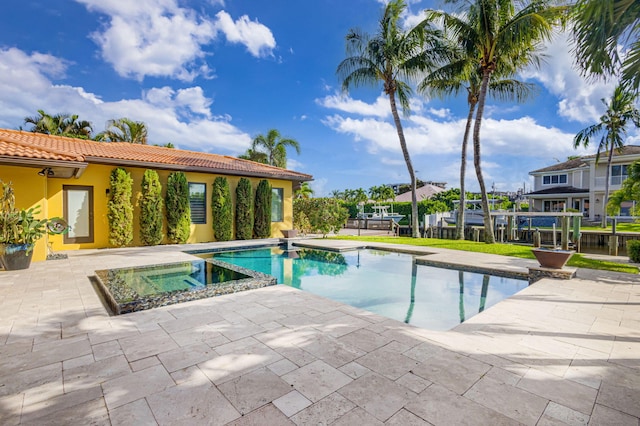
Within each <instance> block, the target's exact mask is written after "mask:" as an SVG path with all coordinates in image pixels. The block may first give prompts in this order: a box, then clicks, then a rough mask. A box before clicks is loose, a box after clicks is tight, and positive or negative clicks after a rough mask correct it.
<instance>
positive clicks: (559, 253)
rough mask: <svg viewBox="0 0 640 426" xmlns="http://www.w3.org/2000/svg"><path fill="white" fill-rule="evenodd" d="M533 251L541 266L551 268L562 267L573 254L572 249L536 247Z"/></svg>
mask: <svg viewBox="0 0 640 426" xmlns="http://www.w3.org/2000/svg"><path fill="white" fill-rule="evenodd" d="M532 251H533V254H534V255H535V257H536V259H538V262H539V263H540V266H542V267H543V268H550V269H562V268H563V267H564V265H566V264H567V262H568V261H569V259H570V258H571V256H572V255H573V251H571V250H557V249H546V248H535V249H533V250H532Z"/></svg>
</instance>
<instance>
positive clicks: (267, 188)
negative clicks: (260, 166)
mask: <svg viewBox="0 0 640 426" xmlns="http://www.w3.org/2000/svg"><path fill="white" fill-rule="evenodd" d="M254 207H255V216H254V223H253V235H254V237H256V238H269V237H270V236H271V185H269V182H268V181H267V180H266V179H262V180H261V181H260V183H259V184H258V187H257V188H256V202H255V205H254Z"/></svg>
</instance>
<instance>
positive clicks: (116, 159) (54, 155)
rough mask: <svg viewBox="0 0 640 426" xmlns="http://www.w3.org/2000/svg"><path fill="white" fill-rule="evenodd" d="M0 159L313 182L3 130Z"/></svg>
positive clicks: (127, 146)
mask: <svg viewBox="0 0 640 426" xmlns="http://www.w3.org/2000/svg"><path fill="white" fill-rule="evenodd" d="M0 156H4V157H7V156H9V157H23V158H38V159H43V160H63V161H64V160H66V161H84V162H87V163H100V164H117V165H122V166H127V165H128V166H138V167H155V168H159V169H170V170H183V171H201V172H209V173H225V174H231V175H241V176H257V177H270V178H275V179H285V180H293V181H308V180H312V179H313V177H312V176H311V175H308V174H304V173H299V172H295V171H292V170H286V169H281V168H278V167H273V166H269V165H266V164H260V163H255V162H253V161H248V160H242V159H239V158H235V157H230V156H226V155H218V154H210V153H206V152H197V151H186V150H181V149H174V148H164V147H159V146H151V145H139V144H131V143H126V142H117V143H116V142H95V141H91V140H83V139H74V138H67V137H62V136H51V135H46V134H42V133H32V132H25V131H17V130H6V129H0Z"/></svg>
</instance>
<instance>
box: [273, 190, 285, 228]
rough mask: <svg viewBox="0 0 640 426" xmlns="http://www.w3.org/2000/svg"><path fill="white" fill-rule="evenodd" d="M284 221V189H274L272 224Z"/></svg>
mask: <svg viewBox="0 0 640 426" xmlns="http://www.w3.org/2000/svg"><path fill="white" fill-rule="evenodd" d="M282 221H284V189H283V188H272V194H271V222H282Z"/></svg>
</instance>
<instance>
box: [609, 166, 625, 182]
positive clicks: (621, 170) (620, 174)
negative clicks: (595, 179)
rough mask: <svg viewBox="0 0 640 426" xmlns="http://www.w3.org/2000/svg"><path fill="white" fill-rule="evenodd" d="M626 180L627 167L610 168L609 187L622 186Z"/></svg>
mask: <svg viewBox="0 0 640 426" xmlns="http://www.w3.org/2000/svg"><path fill="white" fill-rule="evenodd" d="M626 178H627V166H626V164H625V165H617V166H611V185H622V182H624V180H625V179H626Z"/></svg>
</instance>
